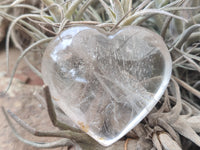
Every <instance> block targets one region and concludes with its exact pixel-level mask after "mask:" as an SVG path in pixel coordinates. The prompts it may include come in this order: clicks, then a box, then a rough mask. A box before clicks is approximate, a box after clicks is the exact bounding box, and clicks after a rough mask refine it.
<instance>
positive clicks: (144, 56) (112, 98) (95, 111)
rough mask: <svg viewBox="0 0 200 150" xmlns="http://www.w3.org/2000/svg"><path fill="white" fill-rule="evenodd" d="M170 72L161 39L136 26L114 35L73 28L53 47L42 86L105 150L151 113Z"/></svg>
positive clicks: (44, 66)
mask: <svg viewBox="0 0 200 150" xmlns="http://www.w3.org/2000/svg"><path fill="white" fill-rule="evenodd" d="M171 69H172V68H171V58H170V55H169V52H168V49H167V47H166V45H165V43H164V42H163V40H162V38H161V37H160V36H159V35H157V34H156V33H154V32H152V31H150V30H148V29H145V28H142V27H137V26H128V27H124V28H121V29H119V30H118V31H116V32H115V33H105V31H102V30H100V29H97V28H94V27H87V26H76V27H71V28H69V29H67V30H65V31H63V32H62V33H61V34H60V35H58V36H57V37H56V38H55V39H54V40H52V41H51V42H50V43H49V46H48V47H47V49H46V51H45V53H44V56H43V61H42V75H43V80H44V82H45V84H47V85H48V86H49V88H50V91H51V94H52V97H53V99H54V100H55V101H54V102H55V104H56V105H58V107H60V109H61V110H62V111H63V112H64V113H65V114H66V117H68V118H70V120H71V121H72V122H73V123H74V124H75V125H76V126H78V127H79V128H80V129H82V130H83V131H84V132H86V133H87V134H89V135H90V136H91V137H93V138H94V139H95V140H96V141H98V142H99V143H100V144H102V145H104V146H108V145H110V144H112V143H114V142H115V141H117V140H118V139H120V138H121V137H122V136H124V135H125V134H126V133H127V132H128V131H130V130H131V129H132V128H133V127H134V126H136V125H137V124H138V123H139V122H140V121H141V120H142V119H143V118H144V117H145V116H146V115H147V114H148V113H149V112H150V111H151V109H152V108H153V107H154V106H155V104H156V103H157V102H158V100H159V99H160V97H161V96H162V94H163V92H164V90H165V89H166V87H167V84H168V82H169V79H170V75H171ZM69 124H70V125H73V124H72V123H70V122H69Z"/></svg>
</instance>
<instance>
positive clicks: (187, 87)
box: [173, 76, 200, 98]
mask: <svg viewBox="0 0 200 150" xmlns="http://www.w3.org/2000/svg"><path fill="white" fill-rule="evenodd" d="M173 78H174V79H175V80H176V82H178V84H180V85H181V86H182V87H184V88H185V89H187V90H188V91H190V92H191V93H192V94H194V95H195V96H197V97H198V98H200V92H199V91H198V90H196V89H194V88H193V87H191V86H190V85H188V84H187V83H185V82H184V81H182V80H180V79H178V78H176V77H174V76H173Z"/></svg>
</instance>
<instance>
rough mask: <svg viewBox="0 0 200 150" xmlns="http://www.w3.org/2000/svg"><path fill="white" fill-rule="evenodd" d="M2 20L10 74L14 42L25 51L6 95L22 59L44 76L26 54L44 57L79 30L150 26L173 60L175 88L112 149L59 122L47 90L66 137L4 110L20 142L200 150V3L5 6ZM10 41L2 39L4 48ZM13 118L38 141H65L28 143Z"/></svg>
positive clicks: (0, 9)
mask: <svg viewBox="0 0 200 150" xmlns="http://www.w3.org/2000/svg"><path fill="white" fill-rule="evenodd" d="M0 17H2V19H1V20H0V24H1V26H0V31H5V30H6V28H7V27H8V26H7V25H8V24H9V27H8V30H7V34H6V45H5V47H6V52H7V62H8V63H7V67H8V71H9V47H10V40H11V41H12V43H13V44H14V46H15V47H16V48H17V49H19V50H20V51H21V55H20V56H19V58H18V59H17V60H16V65H15V68H14V69H13V71H12V74H11V81H10V84H9V86H8V88H7V89H6V91H7V90H8V89H9V87H10V86H11V83H12V79H13V76H14V74H15V71H16V69H17V66H18V64H19V63H20V61H21V60H22V59H25V61H26V62H27V65H28V66H29V67H30V68H31V69H32V70H33V71H34V72H35V73H36V74H37V75H38V76H40V77H41V73H40V71H39V70H38V69H36V67H35V66H33V65H32V64H31V63H30V62H29V60H28V59H27V57H26V54H27V53H29V52H30V51H34V50H35V51H40V53H41V54H42V53H43V50H44V49H45V47H46V45H47V43H48V41H49V40H51V39H52V37H54V36H56V35H58V34H59V33H60V32H61V31H62V30H63V29H65V28H68V27H70V26H74V25H83V24H84V25H95V26H98V27H101V28H103V29H105V30H106V31H107V32H110V31H113V30H115V29H117V28H119V27H121V26H126V25H138V26H144V27H146V28H149V29H151V30H153V31H154V32H157V33H158V34H160V35H161V36H162V37H163V39H164V40H165V42H166V44H167V46H168V48H169V51H170V53H171V56H172V59H173V76H172V77H171V83H170V84H169V87H168V89H167V90H166V91H165V95H164V96H163V98H162V99H161V100H160V103H159V104H157V106H156V107H155V108H154V110H153V111H152V112H151V113H150V114H149V115H148V116H147V117H146V118H145V119H144V120H143V121H142V122H141V123H140V124H139V125H138V126H137V127H135V128H134V129H133V130H132V131H131V132H130V133H128V134H127V135H126V136H125V137H124V138H123V139H121V140H120V141H118V142H117V143H115V144H114V145H112V146H111V147H108V148H105V147H102V146H100V145H99V144H97V143H96V142H95V141H94V140H92V139H91V138H90V137H89V136H87V135H86V134H85V133H82V132H81V131H79V130H77V129H73V128H71V127H68V126H67V125H66V124H63V123H62V122H59V121H56V120H57V118H62V117H60V116H63V114H62V113H61V112H59V111H58V110H57V109H55V110H56V111H54V108H55V106H53V105H52V102H51V97H50V93H49V91H48V88H47V87H45V88H44V93H45V95H46V100H47V104H48V105H47V106H48V110H49V115H50V118H51V119H52V123H53V124H54V125H55V126H58V127H59V128H60V131H59V132H53V131H50V132H47V131H37V130H35V129H33V128H32V127H30V126H28V124H26V123H24V122H23V121H22V120H21V119H19V118H18V117H17V116H15V115H14V114H13V113H12V112H7V111H5V110H4V109H3V112H4V114H5V116H6V118H7V121H8V123H9V125H10V127H11V128H12V130H13V132H14V133H15V135H16V136H17V138H18V139H19V140H21V141H23V142H24V143H27V144H30V145H32V146H35V147H40V148H50V147H59V146H69V147H70V146H74V147H75V148H76V149H86V150H89V149H97V150H98V149H99V150H101V149H106V150H112V149H113V150H116V149H119V150H121V149H125V150H129V149H149V150H150V149H152V150H153V149H158V150H161V149H174V150H179V149H192V147H195V146H194V145H196V147H200V137H199V135H198V134H199V133H200V106H199V105H200V103H199V99H200V92H199V89H200V73H199V72H200V65H199V64H200V43H199V42H200V32H199V28H200V1H199V0H175V1H174V0H144V1H142V0H137V1H136V0H134V1H133V0H110V1H109V0H73V1H72V0H71V1H70V0H41V1H39V0H33V1H26V0H15V1H10V0H6V1H3V0H2V1H0ZM5 22H6V23H5ZM8 22H10V23H8ZM1 33H2V32H1ZM4 36H5V35H4V34H1V35H0V42H1V41H2V39H3V38H4ZM9 115H10V116H11V117H12V118H13V119H14V120H15V121H17V122H18V123H19V124H20V125H21V126H22V127H23V128H25V129H27V131H28V132H30V133H32V134H34V135H36V136H47V137H48V136H49V137H52V136H56V137H62V138H63V139H61V140H59V141H56V142H53V143H34V142H31V141H27V140H25V139H23V138H22V137H21V136H20V135H19V134H18V133H17V131H16V129H15V127H14V126H13V125H12V121H11V120H10V119H9ZM186 139H187V140H186ZM183 141H184V142H183ZM191 143H193V144H191ZM94 147H95V148H94ZM197 149H198V148H197Z"/></svg>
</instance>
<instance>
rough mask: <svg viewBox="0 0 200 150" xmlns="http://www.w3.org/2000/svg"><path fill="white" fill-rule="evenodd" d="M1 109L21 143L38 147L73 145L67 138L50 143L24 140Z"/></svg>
mask: <svg viewBox="0 0 200 150" xmlns="http://www.w3.org/2000/svg"><path fill="white" fill-rule="evenodd" d="M2 111H3V113H4V116H5V117H6V120H7V122H8V124H9V126H10V127H11V129H12V131H13V133H14V135H15V136H16V137H17V138H18V139H19V140H20V141H22V142H23V143H25V144H28V145H31V146H34V147H38V148H56V147H61V146H71V145H73V143H72V141H71V140H69V139H61V140H58V141H56V142H51V143H37V142H32V141H29V140H26V139H24V138H22V137H21V136H20V135H19V134H18V133H17V131H16V129H15V127H14V126H13V124H12V122H11V120H10V119H9V117H8V115H7V113H6V111H5V109H4V108H3V107H2Z"/></svg>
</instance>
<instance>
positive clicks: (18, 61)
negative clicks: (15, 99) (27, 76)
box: [4, 38, 51, 94]
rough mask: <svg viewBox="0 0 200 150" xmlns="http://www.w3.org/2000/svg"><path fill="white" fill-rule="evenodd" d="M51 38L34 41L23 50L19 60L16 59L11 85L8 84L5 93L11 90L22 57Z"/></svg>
mask: <svg viewBox="0 0 200 150" xmlns="http://www.w3.org/2000/svg"><path fill="white" fill-rule="evenodd" d="M49 40H51V38H46V39H42V40H39V41H37V42H36V43H34V44H32V45H31V46H29V47H28V48H26V49H25V50H24V51H23V53H21V55H20V56H19V57H18V59H17V61H16V64H15V66H14V68H13V72H12V74H11V79H10V82H9V85H8V87H7V89H6V90H5V92H4V94H5V93H6V92H7V91H8V90H9V88H10V86H11V84H12V80H13V77H14V75H15V72H16V70H17V67H18V65H19V63H20V61H21V60H22V58H23V57H24V56H25V55H26V54H27V53H28V52H29V51H30V50H31V49H32V48H34V47H35V46H38V45H40V44H42V43H45V42H47V41H49Z"/></svg>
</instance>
